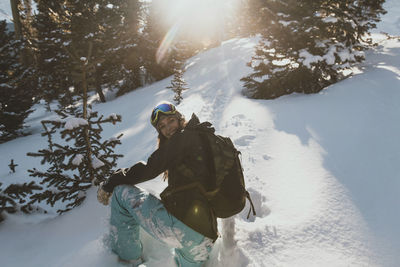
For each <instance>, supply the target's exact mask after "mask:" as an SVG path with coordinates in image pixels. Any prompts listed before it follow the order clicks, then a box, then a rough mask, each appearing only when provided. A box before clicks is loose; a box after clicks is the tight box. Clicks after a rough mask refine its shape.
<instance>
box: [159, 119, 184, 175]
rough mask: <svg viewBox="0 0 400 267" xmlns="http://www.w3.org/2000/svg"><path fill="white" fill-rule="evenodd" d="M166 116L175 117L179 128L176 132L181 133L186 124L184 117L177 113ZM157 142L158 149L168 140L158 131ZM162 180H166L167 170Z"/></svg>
mask: <svg viewBox="0 0 400 267" xmlns="http://www.w3.org/2000/svg"><path fill="white" fill-rule="evenodd" d="M164 116H165V115H164ZM167 116H168V117H169V116H171V117H172V116H175V117H177V119H178V122H179V128H178V131H179V132H180V131H182V130H183V129H184V128H185V126H186V124H187V122H186V120H185V117H184V116H183V115H182V114H181V113H179V112H178V111H176V113H175V114H174V115H167ZM157 131H158V129H157ZM157 140H158V147H159V148H160V147H161V146H163V145H164V144H165V143H166V142H167V140H168V138H166V137H165V136H164V135H163V134H162V133H161V132H160V131H158V138H157ZM163 179H164V181H166V180H168V170H166V171H165V172H164V175H163Z"/></svg>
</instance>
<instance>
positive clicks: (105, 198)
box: [97, 184, 112, 206]
mask: <svg viewBox="0 0 400 267" xmlns="http://www.w3.org/2000/svg"><path fill="white" fill-rule="evenodd" d="M111 195H112V193H108V192H106V191H104V190H103V188H102V184H100V186H99V189H97V200H98V201H99V202H100V203H101V204H103V205H105V206H107V205H108V203H109V202H110V197H111Z"/></svg>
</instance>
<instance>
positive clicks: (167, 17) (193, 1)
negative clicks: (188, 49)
mask: <svg viewBox="0 0 400 267" xmlns="http://www.w3.org/2000/svg"><path fill="white" fill-rule="evenodd" d="M238 2H239V0H169V1H160V2H158V3H157V4H158V8H160V10H162V12H161V14H162V17H161V18H160V19H161V20H162V23H163V24H164V25H165V26H166V27H167V28H168V31H167V33H166V35H165V36H164V39H163V41H162V42H161V44H160V47H159V49H158V51H157V55H156V58H157V62H159V63H160V62H161V61H162V60H163V58H164V57H165V56H166V54H167V53H168V50H169V48H170V47H171V45H172V44H173V43H174V41H176V40H177V39H178V37H179V36H185V38H188V39H190V40H192V41H197V42H199V43H202V44H203V45H205V46H207V45H209V44H211V43H213V42H220V41H222V40H223V38H224V26H225V20H226V19H227V18H228V17H230V16H232V15H234V10H235V8H236V5H237V3H238Z"/></svg>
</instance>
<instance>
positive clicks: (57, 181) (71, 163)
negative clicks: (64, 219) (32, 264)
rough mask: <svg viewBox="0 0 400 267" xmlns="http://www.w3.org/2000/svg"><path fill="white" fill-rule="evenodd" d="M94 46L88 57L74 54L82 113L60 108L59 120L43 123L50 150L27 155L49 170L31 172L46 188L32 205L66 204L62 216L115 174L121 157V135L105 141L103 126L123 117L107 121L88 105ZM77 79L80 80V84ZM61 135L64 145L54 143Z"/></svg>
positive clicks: (74, 106) (35, 198)
mask: <svg viewBox="0 0 400 267" xmlns="http://www.w3.org/2000/svg"><path fill="white" fill-rule="evenodd" d="M91 51H92V45H89V51H88V53H87V56H86V57H81V58H78V57H77V56H76V55H75V54H72V53H71V57H72V58H73V59H74V60H76V66H78V65H79V64H80V72H81V73H80V75H78V74H79V73H78V71H79V70H76V71H77V72H76V73H75V75H76V78H75V79H76V81H79V82H80V83H81V85H82V92H81V96H80V97H81V100H82V105H81V107H82V109H78V106H77V105H71V106H69V107H66V108H63V107H60V110H58V111H57V113H58V115H59V116H60V119H59V120H47V121H42V125H43V128H44V129H45V132H44V133H43V134H42V135H43V136H47V140H48V148H47V149H41V150H39V151H38V152H37V153H28V156H33V157H42V161H41V163H42V164H45V163H47V164H48V165H50V167H49V168H48V169H47V171H45V172H43V171H40V170H37V169H36V168H34V169H32V170H28V171H29V172H30V173H31V174H30V176H33V177H38V178H40V179H41V180H42V181H41V182H40V184H42V185H45V187H46V190H45V191H43V192H40V193H37V194H34V195H33V196H32V197H31V199H32V203H35V202H41V201H43V200H46V203H47V204H50V205H51V206H54V204H55V203H56V202H57V201H62V202H64V201H67V202H68V203H67V205H66V206H65V207H64V208H62V209H58V212H59V213H63V212H66V211H68V210H70V209H72V208H74V207H76V206H79V205H80V204H81V203H82V201H83V200H84V199H85V192H86V190H87V189H88V188H90V186H91V185H92V184H95V185H98V184H99V183H100V182H101V181H103V180H104V179H105V178H106V177H108V176H109V175H110V174H111V173H112V168H113V167H115V166H116V161H117V159H118V158H119V157H122V155H119V154H115V153H114V148H115V146H116V145H117V144H120V143H121V142H120V140H119V138H120V137H121V136H122V134H121V135H119V136H118V137H116V138H111V139H108V140H105V141H104V140H102V136H101V132H102V131H103V127H102V124H104V123H112V124H115V123H116V122H118V121H121V116H119V115H116V114H112V115H110V116H109V117H107V118H103V116H100V117H99V115H98V113H97V112H92V111H91V107H90V105H88V82H87V77H88V70H89V69H91V68H93V63H90V62H89V60H88V59H90V58H91ZM77 77H80V79H79V80H78V78H77ZM57 132H58V133H60V135H61V139H62V140H63V142H62V143H61V144H59V143H56V142H54V141H53V134H55V133H57Z"/></svg>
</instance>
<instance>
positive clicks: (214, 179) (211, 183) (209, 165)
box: [199, 132, 217, 190]
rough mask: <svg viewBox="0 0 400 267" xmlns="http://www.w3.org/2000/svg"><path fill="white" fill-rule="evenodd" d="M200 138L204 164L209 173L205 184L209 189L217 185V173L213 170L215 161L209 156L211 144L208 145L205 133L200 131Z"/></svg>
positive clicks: (208, 141)
mask: <svg viewBox="0 0 400 267" xmlns="http://www.w3.org/2000/svg"><path fill="white" fill-rule="evenodd" d="M199 134H200V139H201V142H202V143H203V146H204V150H205V152H206V165H207V168H208V171H209V173H210V176H209V177H208V179H207V186H209V189H213V190H214V189H216V187H217V175H216V170H215V163H214V159H213V157H212V156H211V155H212V154H213V152H212V149H211V145H210V140H208V138H207V136H206V135H207V133H203V132H200V133H199Z"/></svg>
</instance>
